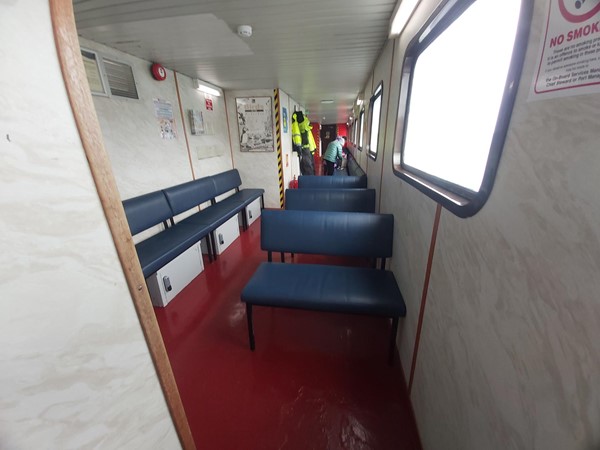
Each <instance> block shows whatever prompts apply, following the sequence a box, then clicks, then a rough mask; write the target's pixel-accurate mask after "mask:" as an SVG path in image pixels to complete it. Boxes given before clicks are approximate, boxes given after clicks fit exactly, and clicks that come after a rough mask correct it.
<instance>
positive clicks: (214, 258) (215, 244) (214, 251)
mask: <svg viewBox="0 0 600 450" xmlns="http://www.w3.org/2000/svg"><path fill="white" fill-rule="evenodd" d="M210 242H211V244H212V248H213V261H216V260H217V241H216V240H215V232H214V231H212V232H211V233H210Z"/></svg>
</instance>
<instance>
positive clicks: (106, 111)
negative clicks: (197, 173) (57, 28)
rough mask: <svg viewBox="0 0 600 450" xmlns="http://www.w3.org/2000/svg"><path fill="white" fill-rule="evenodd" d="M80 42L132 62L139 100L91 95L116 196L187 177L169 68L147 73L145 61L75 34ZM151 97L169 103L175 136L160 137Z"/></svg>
mask: <svg viewBox="0 0 600 450" xmlns="http://www.w3.org/2000/svg"><path fill="white" fill-rule="evenodd" d="M80 42H81V45H82V46H83V47H86V48H90V49H92V50H97V51H98V52H100V54H101V55H105V56H108V57H110V58H111V59H115V60H116V61H119V62H123V63H126V64H129V65H131V66H132V69H133V75H134V77H135V81H136V85H137V91H138V95H139V100H135V99H130V98H124V97H117V96H111V97H101V96H94V105H95V107H96V113H97V114H98V120H99V121H100V126H101V128H102V136H103V137H104V145H105V147H106V150H107V152H108V154H109V156H110V160H111V164H112V167H113V170H114V174H115V178H116V180H117V186H118V188H119V192H120V194H121V198H123V199H127V198H130V197H135V196H137V195H141V194H145V193H147V192H151V191H155V190H158V189H163V188H165V187H168V186H173V185H175V184H179V183H184V182H186V181H190V180H191V179H192V170H191V168H190V163H189V158H188V153H187V148H186V145H185V137H184V135H183V125H182V121H181V116H180V113H179V104H178V100H177V90H176V89H175V78H174V77H173V72H172V71H171V70H167V78H166V80H164V81H156V80H155V79H154V78H152V75H151V73H150V65H151V62H149V61H145V60H143V59H139V58H136V57H134V56H130V55H127V54H125V53H123V52H120V51H118V50H114V49H111V48H109V47H106V46H104V45H100V44H97V43H94V42H92V41H88V40H85V39H80ZM154 99H161V100H167V101H169V102H170V103H171V104H172V106H173V117H174V120H175V126H176V127H175V132H176V134H177V138H176V139H171V140H169V139H162V138H161V136H160V126H159V123H158V120H157V118H156V116H155V112H154Z"/></svg>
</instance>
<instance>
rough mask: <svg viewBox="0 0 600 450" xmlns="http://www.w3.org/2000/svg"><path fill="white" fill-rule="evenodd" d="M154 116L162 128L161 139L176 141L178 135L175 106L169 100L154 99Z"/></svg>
mask: <svg viewBox="0 0 600 450" xmlns="http://www.w3.org/2000/svg"><path fill="white" fill-rule="evenodd" d="M153 102H154V114H155V116H156V119H157V120H158V125H159V127H160V137H161V138H162V139H175V138H176V137H177V133H176V131H175V119H174V117H173V105H172V104H171V102H170V101H168V100H161V99H159V98H155V99H153Z"/></svg>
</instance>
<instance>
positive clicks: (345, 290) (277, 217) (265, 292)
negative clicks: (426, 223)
mask: <svg viewBox="0 0 600 450" xmlns="http://www.w3.org/2000/svg"><path fill="white" fill-rule="evenodd" d="M393 229H394V216H392V215H391V214H372V213H362V212H329V211H294V210H283V211H280V210H265V211H263V214H262V219H261V248H262V249H263V250H266V251H267V254H268V262H266V263H261V264H260V265H259V267H258V269H257V270H256V272H255V273H254V275H253V276H252V277H251V278H250V280H249V281H248V283H247V284H246V286H245V287H244V289H243V290H242V293H241V301H242V302H243V303H245V304H246V319H247V322H248V338H249V341H250V348H251V349H252V350H254V349H255V339H254V326H253V320H252V307H253V306H270V307H280V308H293V309H307V310H315V311H328V312H340V313H353V314H364V315H375V316H383V317H389V318H390V319H392V327H391V328H392V329H391V335H390V346H389V359H390V364H391V363H392V362H393V359H394V354H395V349H396V334H397V331H398V322H399V318H400V317H404V316H405V315H406V305H405V303H404V299H403V298H402V294H401V292H400V289H399V287H398V284H397V283H396V279H395V277H394V274H393V273H392V272H390V271H387V270H385V260H386V258H388V257H391V256H392V247H393V245H392V244H393ZM273 252H281V253H282V254H283V252H290V253H307V254H320V255H334V256H358V257H365V258H374V259H375V260H377V259H380V260H381V264H380V268H379V269H377V268H376V264H375V265H374V267H372V268H366V267H347V266H334V265H322V264H285V263H283V258H282V263H274V262H272V253H273Z"/></svg>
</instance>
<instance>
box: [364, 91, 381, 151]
mask: <svg viewBox="0 0 600 450" xmlns="http://www.w3.org/2000/svg"><path fill="white" fill-rule="evenodd" d="M381 94H383V82H381V83H379V86H377V89H375V93H374V94H373V97H371V101H370V102H369V110H370V111H371V125H370V126H369V148H368V152H367V153H368V155H369V156H370V157H371V158H373V159H377V145H378V144H379V119H380V118H381Z"/></svg>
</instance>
